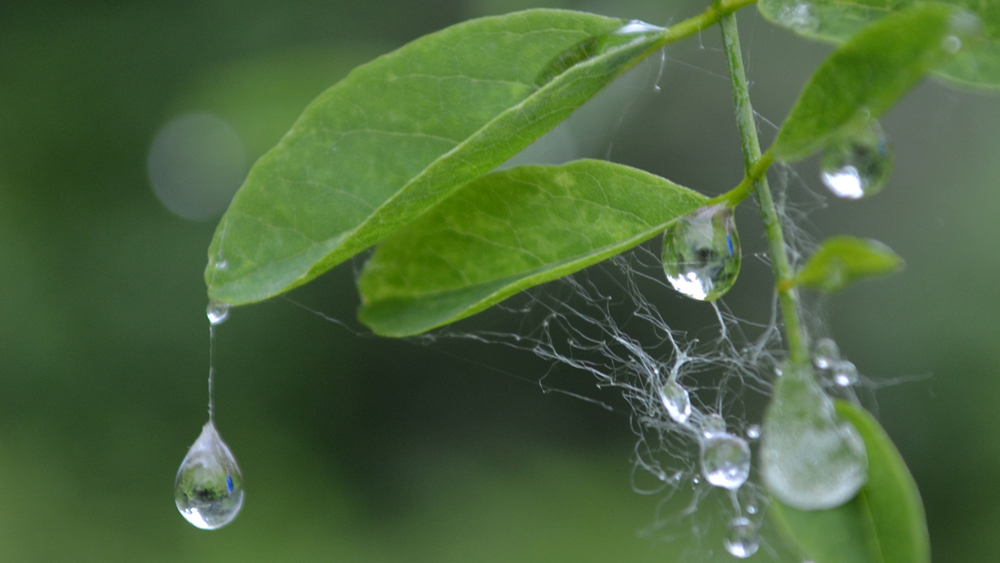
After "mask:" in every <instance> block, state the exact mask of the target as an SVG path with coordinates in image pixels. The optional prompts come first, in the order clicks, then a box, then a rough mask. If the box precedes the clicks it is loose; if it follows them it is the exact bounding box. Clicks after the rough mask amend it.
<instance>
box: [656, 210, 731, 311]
mask: <svg viewBox="0 0 1000 563" xmlns="http://www.w3.org/2000/svg"><path fill="white" fill-rule="evenodd" d="M740 259H741V258H740V239H739V235H738V234H737V232H736V223H735V221H734V220H733V211H732V209H731V208H729V207H726V206H724V205H717V206H712V207H705V208H702V209H699V210H698V211H695V212H694V213H692V214H690V215H688V216H686V217H683V218H681V219H678V220H677V221H676V222H675V223H674V224H673V225H671V226H670V227H669V228H668V229H667V230H666V231H665V232H664V233H663V257H662V260H663V271H664V272H665V273H666V275H667V280H668V281H669V282H670V285H672V286H673V287H674V289H676V290H677V291H679V292H681V293H683V294H684V295H686V296H688V297H691V298H692V299H698V300H700V301H714V300H716V299H718V298H719V297H722V296H723V295H725V293H726V292H727V291H729V288H731V287H732V286H733V283H735V282H736V276H737V275H738V274H739V272H740Z"/></svg>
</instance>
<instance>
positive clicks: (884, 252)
mask: <svg viewBox="0 0 1000 563" xmlns="http://www.w3.org/2000/svg"><path fill="white" fill-rule="evenodd" d="M903 265H904V263H903V259H902V258H900V257H899V256H898V255H897V254H896V253H895V252H893V251H892V249H890V248H889V247H888V246H886V245H884V244H882V243H881V242H878V241H875V240H865V239H859V238H855V237H851V236H847V235H842V236H838V237H831V238H829V239H827V240H825V241H823V244H822V245H820V247H819V248H818V249H817V250H816V253H815V254H813V255H812V257H811V258H809V260H808V261H806V263H805V265H804V266H802V269H801V270H800V271H799V273H798V275H796V276H795V284H796V285H799V286H802V287H813V288H817V289H819V290H821V291H825V292H827V293H834V292H836V291H840V290H841V289H844V288H845V287H847V286H848V285H849V284H851V283H852V282H854V281H855V280H857V279H861V278H866V277H872V276H880V275H886V274H891V273H893V272H898V271H899V270H901V269H903Z"/></svg>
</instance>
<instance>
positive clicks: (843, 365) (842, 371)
mask: <svg viewBox="0 0 1000 563" xmlns="http://www.w3.org/2000/svg"><path fill="white" fill-rule="evenodd" d="M830 370H831V371H832V372H833V382H834V383H836V384H837V385H839V386H841V387H850V386H851V385H854V384H855V383H857V382H858V368H857V366H855V365H854V363H853V362H849V361H847V360H841V361H839V362H836V363H834V364H833V365H832V366H830Z"/></svg>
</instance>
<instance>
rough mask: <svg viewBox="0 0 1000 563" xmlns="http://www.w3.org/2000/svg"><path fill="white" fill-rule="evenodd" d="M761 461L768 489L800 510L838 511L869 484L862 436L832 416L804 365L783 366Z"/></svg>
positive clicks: (828, 402) (766, 418)
mask: <svg viewBox="0 0 1000 563" xmlns="http://www.w3.org/2000/svg"><path fill="white" fill-rule="evenodd" d="M760 456H761V474H762V475H763V478H764V483H765V484H766V485H767V488H768V489H769V490H770V491H771V493H772V494H773V495H774V496H775V497H777V498H778V499H780V500H781V501H782V502H784V503H785V504H787V505H789V506H792V507H793V508H798V509H800V510H822V509H827V508H833V507H836V506H840V505H841V504H843V503H845V502H847V501H848V500H850V499H851V498H853V497H854V495H856V494H857V492H858V490H859V489H860V488H861V486H862V485H864V484H865V481H866V480H867V479H868V456H867V453H866V451H865V444H864V441H863V440H862V439H861V435H860V434H859V433H858V431H857V429H855V428H854V426H852V425H851V424H850V423H848V422H845V421H843V420H841V419H840V418H839V417H838V416H837V413H836V411H835V410H834V407H833V401H831V400H830V398H829V397H827V396H826V394H825V393H823V390H822V389H821V388H820V387H819V385H818V384H817V383H816V379H815V376H814V375H813V373H812V368H811V366H809V365H808V364H807V365H805V366H789V365H786V366H785V376H784V377H782V378H781V379H779V380H778V383H777V384H776V385H775V388H774V396H773V397H772V399H771V405H770V406H769V407H768V409H767V413H766V414H765V416H764V428H763V432H762V434H761V446H760Z"/></svg>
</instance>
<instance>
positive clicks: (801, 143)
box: [768, 4, 956, 161]
mask: <svg viewBox="0 0 1000 563" xmlns="http://www.w3.org/2000/svg"><path fill="white" fill-rule="evenodd" d="M955 14H956V9H955V8H952V7H949V6H945V5H942V4H922V5H918V6H914V7H912V8H909V9H907V10H904V11H902V12H896V13H893V14H891V15H889V16H886V17H885V18H883V19H881V20H879V21H877V22H875V23H874V24H872V25H870V26H868V27H866V28H864V29H863V30H861V31H860V32H858V34H857V35H855V36H854V37H852V38H851V40H850V41H849V42H848V43H846V44H844V45H842V46H841V47H840V48H838V49H837V50H836V51H834V52H833V54H832V55H830V57H829V58H828V59H827V60H826V61H824V62H823V64H822V65H820V67H819V68H818V69H817V70H816V73H815V74H813V76H812V78H811V79H810V80H809V83H808V84H806V87H805V89H804V90H803V91H802V94H801V95H800V96H799V99H798V101H797V102H796V103H795V106H794V107H793V108H792V111H791V113H790V114H789V116H788V118H786V119H785V122H784V123H783V124H782V126H781V129H780V130H779V131H778V136H777V138H776V139H775V141H774V145H773V146H772V147H771V149H770V150H769V151H768V152H770V153H771V155H772V156H773V157H774V158H775V159H777V160H784V161H794V160H799V159H802V158H805V157H807V156H809V155H810V154H812V153H814V152H816V151H818V150H820V149H822V148H824V147H825V146H827V145H828V144H829V143H831V142H832V141H834V140H836V139H838V138H840V137H843V136H848V135H850V134H851V133H853V132H854V131H855V130H857V129H859V128H860V127H861V126H863V125H864V124H865V123H866V122H867V121H868V120H869V119H874V118H877V117H878V116H880V115H882V113H884V112H885V111H886V110H888V109H889V108H890V107H892V105H893V104H894V103H895V102H896V100H897V99H898V98H899V97H900V96H902V95H903V94H904V93H905V92H906V91H907V90H909V89H910V88H911V87H912V86H913V85H914V84H916V82H917V81H918V80H920V78H921V77H923V76H924V74H926V73H927V71H929V70H931V69H933V68H935V67H937V66H938V65H940V63H942V62H943V61H945V60H947V59H948V58H949V57H950V56H951V55H949V54H948V53H947V52H946V51H945V49H944V48H943V47H942V41H943V40H944V38H945V37H947V36H948V35H949V34H951V33H952V24H951V20H952V18H953V17H954V16H955Z"/></svg>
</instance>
